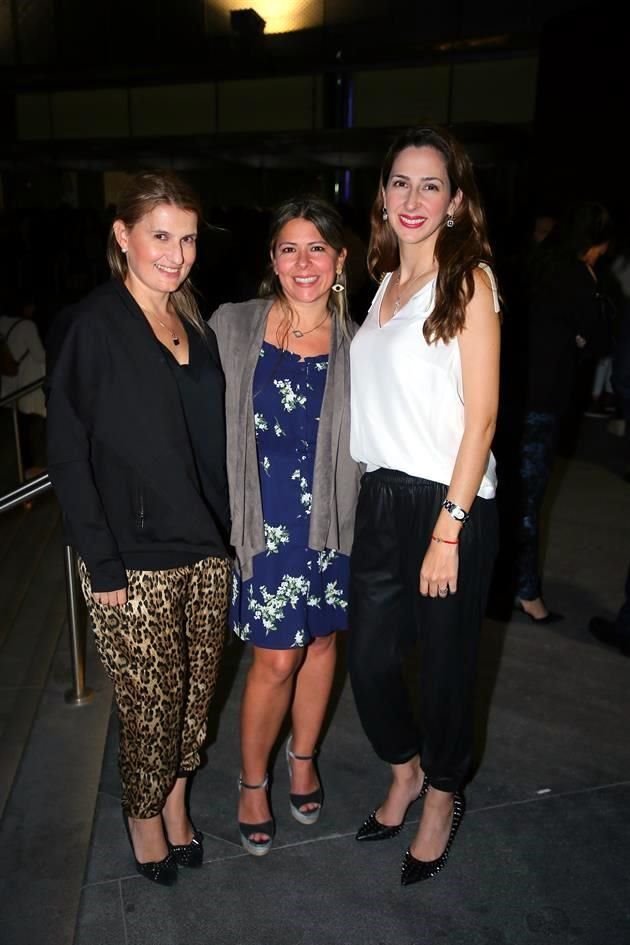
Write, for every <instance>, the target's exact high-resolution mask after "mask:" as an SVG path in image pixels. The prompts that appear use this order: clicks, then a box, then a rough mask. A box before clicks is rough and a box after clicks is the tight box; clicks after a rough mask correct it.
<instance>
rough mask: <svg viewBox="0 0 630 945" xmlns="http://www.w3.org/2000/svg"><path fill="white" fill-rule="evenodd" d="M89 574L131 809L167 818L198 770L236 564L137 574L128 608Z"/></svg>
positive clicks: (131, 579)
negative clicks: (177, 789)
mask: <svg viewBox="0 0 630 945" xmlns="http://www.w3.org/2000/svg"><path fill="white" fill-rule="evenodd" d="M79 575H80V578H81V585H82V588H83V593H84V595H85V599H86V602H87V607H88V612H89V614H90V618H91V621H92V625H93V627H94V635H95V638H96V646H97V649H98V652H99V654H100V657H101V659H102V661H103V665H104V666H105V669H106V671H107V673H108V675H109V677H110V678H111V680H112V682H113V684H114V694H115V698H116V707H117V710H118V718H119V722H120V749H119V756H118V760H119V767H120V777H121V781H122V806H123V810H124V811H125V813H126V814H127V816H129V817H137V818H146V817H154V816H155V815H156V814H159V813H160V812H161V810H162V808H163V807H164V802H165V801H166V798H167V796H168V794H169V792H170V790H171V788H172V787H173V784H174V782H175V779H176V778H177V777H182V776H186V775H187V774H191V773H192V772H193V771H195V769H196V768H197V767H198V765H199V762H200V758H199V750H200V748H201V747H202V745H203V743H204V739H205V736H206V726H207V716H208V707H209V705H210V700H211V699H212V696H213V693H214V689H215V685H216V681H217V675H218V670H219V663H220V660H221V653H222V650H223V643H224V640H225V635H226V619H227V607H228V588H229V582H230V577H231V565H230V562H229V561H227V560H225V559H224V558H206V559H204V560H203V561H198V562H197V563H196V564H194V565H189V566H186V567H181V568H172V569H170V570H168V571H128V572H127V581H128V587H127V603H126V604H123V605H122V606H120V607H104V606H103V605H102V604H98V603H96V601H95V600H94V598H93V597H92V589H91V585H90V577H89V574H88V571H87V568H86V566H85V564H84V562H83V561H81V560H79Z"/></svg>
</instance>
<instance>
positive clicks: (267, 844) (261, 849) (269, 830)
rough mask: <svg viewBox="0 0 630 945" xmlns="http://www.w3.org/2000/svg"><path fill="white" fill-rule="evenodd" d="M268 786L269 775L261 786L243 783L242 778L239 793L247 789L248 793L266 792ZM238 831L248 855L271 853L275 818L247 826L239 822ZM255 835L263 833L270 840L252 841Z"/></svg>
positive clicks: (239, 783)
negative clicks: (262, 790) (260, 789)
mask: <svg viewBox="0 0 630 945" xmlns="http://www.w3.org/2000/svg"><path fill="white" fill-rule="evenodd" d="M268 785H269V775H267V774H266V775H265V779H264V781H261V782H260V784H246V783H245V782H244V781H243V778H242V777H240V776H239V779H238V789H239V791H241V790H242V789H243V788H245V789H246V790H247V791H257V790H258V789H259V788H264V789H265V791H266V790H267V787H268ZM238 829H239V832H240V835H241V843H242V844H243V847H244V848H245V850H247V852H248V853H251V855H252V856H264V855H265V854H266V853H269V851H270V850H271V845H272V843H273V835H274V833H275V824H274V821H273V818H271V820H265V821H264V823H262V824H246V823H244V822H243V821H241V820H239V822H238ZM255 833H263V834H265V835H266V836H267V838H268V839H267V840H252V836H253V834H255Z"/></svg>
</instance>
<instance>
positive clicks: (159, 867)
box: [123, 812, 177, 886]
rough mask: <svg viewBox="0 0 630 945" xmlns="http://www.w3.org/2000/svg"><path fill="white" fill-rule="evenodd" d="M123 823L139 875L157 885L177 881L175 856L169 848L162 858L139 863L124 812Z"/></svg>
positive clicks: (171, 883) (165, 884) (170, 884)
mask: <svg viewBox="0 0 630 945" xmlns="http://www.w3.org/2000/svg"><path fill="white" fill-rule="evenodd" d="M123 823H124V825H125V830H126V831H127V839H128V840H129V846H130V847H131V852H132V855H133V860H134V863H135V865H136V872H137V873H139V874H140V876H144V878H145V879H148V880H150V882H152V883H157V884H158V886H172V885H173V883H175V882H177V863H176V862H175V857H174V856H173V854H172V852H171V850H170V848H169V851H168V853H167V854H166V856H165V857H164V859H163V860H155V861H152V862H149V863H140V862H139V861H138V860H137V859H136V851H135V850H134V847H133V840H132V839H131V831H130V829H129V820H128V818H127V815H126V814H125V813H124V812H123Z"/></svg>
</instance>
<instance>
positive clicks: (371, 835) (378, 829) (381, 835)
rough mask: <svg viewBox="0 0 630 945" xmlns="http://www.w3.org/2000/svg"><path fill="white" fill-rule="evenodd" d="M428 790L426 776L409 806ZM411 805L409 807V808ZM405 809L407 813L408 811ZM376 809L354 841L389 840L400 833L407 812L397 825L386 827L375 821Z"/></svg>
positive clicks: (365, 821)
mask: <svg viewBox="0 0 630 945" xmlns="http://www.w3.org/2000/svg"><path fill="white" fill-rule="evenodd" d="M428 790H429V779H428V778H427V776H426V774H425V776H424V780H423V782H422V787H421V788H420V793H419V794H418V796H417V797H415V798H414V799H413V801H412V802H411V804H415V802H416V801H418V800H420V798H421V797H424V795H425V794H426V793H427V791H428ZM411 804H410V805H409V807H411ZM409 807H408V808H407V811H408V810H409ZM377 810H378V807H375V808H374V810H373V811H372V813H371V814H370V816H369V817H368V818H366V820H364V821H363V823H362V824H361V826H360V827H359V829H358V830H357V832H356V836H355V838H354V839H355V840H391V839H392V838H393V837H397V836H398V834H399V833H400V831H401V830H402V829H403V826H404V824H405V818H406V817H407V812H405V816H404V817H403V819H402V820H401V822H400V823H399V824H394V826H393V827H392V826H388V825H387V824H382V823H381V822H380V820H377V819H376V811H377Z"/></svg>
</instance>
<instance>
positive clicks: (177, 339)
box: [142, 308, 181, 347]
mask: <svg viewBox="0 0 630 945" xmlns="http://www.w3.org/2000/svg"><path fill="white" fill-rule="evenodd" d="M142 311H143V312H144V314H145V315H149V316H151V315H153V317H154V318H155V320H156V321H157V323H158V324H159V325H161V326H162V328H163V329H164V331H167V332H168V333H169V335H170V336H171V340H172V342H173V345H174V346H175V347H177V345H178V344H179V343H180V340H181V339H180V337H179V335H178V334H177V333H176V332H174V331H173V329H172V328H169V327H168V325H165V324H164V322H163V321H162V319H161V318H160V316H159V315H157V314H156V313H155V312H148V311H147V309H146V308H143V309H142Z"/></svg>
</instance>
